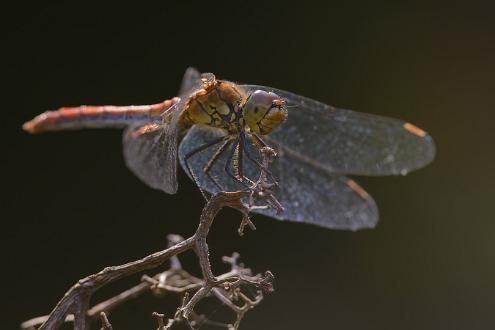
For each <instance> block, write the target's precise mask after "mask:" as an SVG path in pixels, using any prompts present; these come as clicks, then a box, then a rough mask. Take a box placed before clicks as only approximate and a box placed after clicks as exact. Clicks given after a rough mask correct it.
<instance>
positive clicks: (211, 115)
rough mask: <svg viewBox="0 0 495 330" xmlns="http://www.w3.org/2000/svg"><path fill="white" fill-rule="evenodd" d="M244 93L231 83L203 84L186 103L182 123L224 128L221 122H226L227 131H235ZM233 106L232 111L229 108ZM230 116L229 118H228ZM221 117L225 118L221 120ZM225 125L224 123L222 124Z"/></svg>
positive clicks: (216, 81) (220, 81)
mask: <svg viewBox="0 0 495 330" xmlns="http://www.w3.org/2000/svg"><path fill="white" fill-rule="evenodd" d="M245 99H246V93H245V92H244V91H243V90H241V89H240V88H238V87H237V86H236V85H234V84H233V83H231V82H228V81H223V80H214V81H208V82H205V83H204V85H203V88H201V89H200V90H199V91H197V92H196V93H194V94H193V95H192V96H191V97H190V98H189V100H188V101H187V103H186V106H185V111H184V116H185V118H184V121H185V122H186V125H193V124H203V125H208V126H213V127H218V128H225V127H224V126H223V125H222V121H227V123H229V124H232V125H229V128H227V129H228V130H231V129H232V130H233V129H235V118H236V113H233V111H236V112H237V111H239V110H240V105H241V104H243V103H244V100H245ZM229 105H232V106H233V111H232V110H231V108H230V107H229ZM228 115H230V116H228ZM222 116H226V117H227V118H224V119H222ZM223 124H224V125H225V122H224V123H223Z"/></svg>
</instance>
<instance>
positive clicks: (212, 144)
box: [184, 136, 225, 200]
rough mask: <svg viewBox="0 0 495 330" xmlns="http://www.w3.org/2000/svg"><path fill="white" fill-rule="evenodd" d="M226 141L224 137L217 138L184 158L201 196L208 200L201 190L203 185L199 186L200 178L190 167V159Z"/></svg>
mask: <svg viewBox="0 0 495 330" xmlns="http://www.w3.org/2000/svg"><path fill="white" fill-rule="evenodd" d="M224 139H225V136H222V137H219V138H217V139H215V140H212V141H210V142H207V143H205V144H203V145H200V146H199V147H197V148H196V149H193V150H191V151H190V152H188V153H187V154H186V155H185V156H184V164H186V168H187V172H188V173H189V175H190V176H191V177H192V179H193V181H194V183H195V184H196V185H197V186H198V188H199V190H200V191H201V194H202V195H203V197H204V198H205V199H206V200H208V198H207V197H206V194H205V192H204V190H203V189H202V188H201V185H200V184H199V180H198V178H197V177H196V175H195V174H194V172H193V171H192V170H191V166H190V165H189V158H191V157H192V156H194V155H195V154H197V153H198V152H201V151H203V150H206V149H208V148H210V147H213V146H214V145H216V144H218V143H220V142H222V141H223V140H224Z"/></svg>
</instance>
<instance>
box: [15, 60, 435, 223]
mask: <svg viewBox="0 0 495 330" xmlns="http://www.w3.org/2000/svg"><path fill="white" fill-rule="evenodd" d="M99 127H117V128H119V127H120V128H125V130H124V133H123V151H124V159H125V162H126V165H127V166H128V168H129V169H130V170H131V171H132V172H133V173H134V174H135V175H136V176H137V177H138V178H139V179H141V181H143V182H144V183H145V184H147V185H148V186H150V187H152V188H154V189H159V190H162V191H164V192H165V193H168V194H175V193H176V192H177V190H178V181H177V171H178V164H180V165H181V166H182V168H183V169H184V170H185V171H186V173H187V174H188V175H189V177H190V178H191V179H193V180H194V182H195V183H196V184H197V185H198V187H199V188H200V189H201V190H202V191H205V192H208V193H216V192H218V191H225V190H228V191H232V190H239V189H249V187H252V183H253V182H254V180H255V178H256V176H257V175H259V173H262V174H264V175H265V176H266V177H268V178H270V180H271V184H270V187H271V188H270V189H271V190H272V191H273V194H274V195H275V196H276V201H277V202H276V205H275V207H273V205H272V207H253V208H252V212H254V213H259V214H263V215H266V216H269V217H272V218H275V219H278V220H288V221H294V222H302V223H308V224H313V225H317V226H321V227H325V228H329V229H342V230H359V229H364V228H373V227H374V226H375V225H376V223H377V222H378V217H379V215H378V214H379V213H378V208H377V206H376V203H375V201H374V200H373V198H372V197H371V196H370V195H369V194H368V193H367V192H366V191H365V190H364V189H363V188H362V187H361V186H359V185H358V183H356V181H354V180H353V179H351V178H349V177H348V176H354V175H357V176H360V175H364V176H382V175H405V174H407V173H409V172H410V171H413V170H416V169H419V168H421V167H424V166H425V165H427V164H429V163H430V162H431V161H432V160H433V159H434V157H435V144H434V141H433V139H432V137H431V136H430V135H429V134H428V133H427V132H426V131H424V130H422V129H420V128H419V127H417V126H415V125H413V124H411V123H409V122H405V121H402V120H399V119H393V118H388V117H383V116H378V115H372V114H365V113H361V112H357V111H352V110H345V109H339V108H335V107H333V106H330V105H327V104H324V103H322V102H319V101H316V100H313V99H310V98H307V97H304V96H301V95H297V94H294V93H291V92H288V91H284V90H280V89H276V88H272V87H266V86H260V85H249V84H238V83H233V82H230V81H227V80H219V79H217V78H216V77H215V75H213V74H211V73H205V74H201V73H200V72H199V71H197V70H196V69H194V68H188V69H187V70H186V72H185V74H184V78H183V80H182V84H181V87H180V90H179V94H178V96H177V97H173V98H171V99H168V100H165V101H163V102H161V103H157V104H151V105H144V106H79V107H65V108H60V109H58V110H55V111H46V112H44V113H42V114H40V115H38V116H37V117H35V118H34V119H32V120H31V121H28V122H26V123H25V124H24V125H23V128H24V130H26V131H27V132H29V133H42V132H47V131H57V130H64V129H81V128H99ZM264 148H270V149H272V150H274V152H275V154H276V157H274V158H273V159H272V162H271V163H270V164H269V166H266V164H262V158H261V150H264ZM277 205H279V207H277Z"/></svg>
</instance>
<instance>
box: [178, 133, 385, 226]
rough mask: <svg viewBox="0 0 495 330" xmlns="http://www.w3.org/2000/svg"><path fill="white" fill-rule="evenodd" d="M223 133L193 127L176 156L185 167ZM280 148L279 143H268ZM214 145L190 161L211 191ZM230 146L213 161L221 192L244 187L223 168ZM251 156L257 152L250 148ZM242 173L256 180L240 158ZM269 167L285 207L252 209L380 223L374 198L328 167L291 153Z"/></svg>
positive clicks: (319, 220)
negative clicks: (186, 161)
mask: <svg viewBox="0 0 495 330" xmlns="http://www.w3.org/2000/svg"><path fill="white" fill-rule="evenodd" d="M222 134H223V133H222V132H220V131H215V130H211V129H205V128H201V127H193V128H192V129H191V130H190V131H189V132H188V133H187V135H186V136H185V138H184V139H183V140H182V143H181V145H180V148H179V157H180V160H181V164H182V167H183V168H184V169H185V170H186V172H187V169H186V167H185V164H184V156H185V155H186V154H187V153H189V152H191V151H192V150H194V149H195V148H197V147H198V146H200V145H203V144H205V143H207V142H209V141H212V140H214V139H215V138H217V137H219V136H221V135H222ZM272 147H274V148H275V149H278V148H279V146H278V145H272ZM217 148H218V146H217V147H212V148H209V149H207V150H205V151H202V152H200V153H198V154H196V155H195V156H193V157H191V158H190V160H189V164H190V166H191V169H192V171H193V173H194V175H195V176H196V178H197V180H198V181H199V183H200V186H201V187H202V188H203V189H204V190H206V191H209V192H213V193H214V192H217V191H218V190H219V189H218V188H217V187H216V186H215V184H214V183H213V182H212V181H211V180H210V179H209V178H208V177H207V176H206V175H205V174H204V172H203V168H204V166H205V165H206V163H207V162H208V160H209V159H210V158H211V156H212V155H213V154H214V153H215V151H216V149H217ZM228 151H229V149H227V150H226V152H225V153H224V154H222V156H221V157H220V158H219V160H218V161H217V162H216V164H215V166H213V168H212V170H211V175H212V176H213V177H214V178H215V180H217V181H218V182H219V183H220V184H221V185H222V187H223V190H228V191H232V190H237V189H243V188H244V187H243V186H242V185H240V184H238V183H236V182H234V180H232V179H231V178H230V177H229V176H228V175H227V173H226V172H225V171H224V167H225V164H226V161H227V156H228ZM249 152H251V153H252V154H257V151H256V149H255V148H254V147H252V146H251V148H250V151H249ZM243 168H244V173H245V174H246V175H247V176H249V177H250V178H251V179H256V178H257V175H258V174H259V170H258V169H257V168H256V167H255V166H254V165H253V163H251V162H249V161H248V160H247V159H246V157H244V166H243ZM270 170H271V171H272V173H273V174H274V176H275V177H276V178H277V179H278V181H279V185H278V187H275V188H274V195H275V197H276V198H277V199H278V200H279V202H280V203H281V204H282V206H283V207H284V208H285V211H284V212H283V213H280V214H277V213H276V212H275V211H274V210H272V209H268V210H254V211H253V212H257V213H260V214H265V215H268V216H270V217H273V218H275V219H278V220H289V221H295V222H303V223H310V224H314V225H318V226H321V227H325V228H332V229H347V230H357V229H362V228H370V227H374V226H375V224H376V223H377V221H378V210H377V208H376V205H375V202H374V201H373V199H372V198H371V196H369V195H368V194H367V193H366V192H365V191H364V190H363V189H362V188H360V187H359V186H358V185H357V184H356V183H355V182H354V181H352V180H350V179H348V178H346V177H343V176H338V175H331V174H329V173H328V172H327V171H323V170H321V169H318V168H315V167H313V166H311V164H308V163H307V162H304V161H302V160H301V159H299V158H294V157H292V156H291V155H290V154H287V153H285V154H281V155H280V156H279V157H277V158H275V160H274V161H273V163H271V164H270Z"/></svg>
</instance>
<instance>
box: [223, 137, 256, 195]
mask: <svg viewBox="0 0 495 330" xmlns="http://www.w3.org/2000/svg"><path fill="white" fill-rule="evenodd" d="M238 147H239V140H235V142H234V143H233V144H232V148H231V149H230V153H229V155H228V157H227V162H226V163H225V167H224V170H225V172H226V173H227V174H228V175H229V176H230V177H231V178H232V179H234V180H235V181H237V182H239V183H240V184H242V185H243V186H244V187H246V188H250V187H249V185H247V184H246V183H245V182H244V181H243V180H242V179H243V178H244V177H241V178H239V177H238V176H236V175H234V173H232V169H231V166H232V160H233V159H234V156H235V154H236V152H237V151H238Z"/></svg>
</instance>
